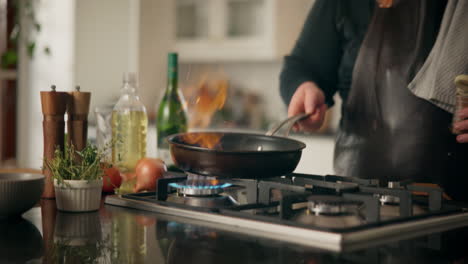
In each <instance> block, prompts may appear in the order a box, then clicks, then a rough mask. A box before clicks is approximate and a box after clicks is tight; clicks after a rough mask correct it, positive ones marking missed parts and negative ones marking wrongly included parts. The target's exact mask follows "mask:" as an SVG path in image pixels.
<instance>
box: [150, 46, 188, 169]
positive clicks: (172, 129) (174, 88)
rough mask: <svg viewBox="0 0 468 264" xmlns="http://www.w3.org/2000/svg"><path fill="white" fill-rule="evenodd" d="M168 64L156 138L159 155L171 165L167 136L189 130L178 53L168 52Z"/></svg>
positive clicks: (157, 119)
mask: <svg viewBox="0 0 468 264" xmlns="http://www.w3.org/2000/svg"><path fill="white" fill-rule="evenodd" d="M167 66H168V69H167V88H166V91H165V92H164V96H163V98H162V100H161V102H160V104H159V108H158V115H157V117H156V131H157V132H156V133H157V134H156V138H157V153H158V157H159V158H161V159H162V160H164V162H165V163H166V165H168V166H171V165H173V161H172V158H171V154H170V152H169V143H168V142H167V140H166V138H167V136H169V135H172V134H177V133H182V132H186V131H187V116H186V113H185V109H184V104H183V97H182V95H181V94H180V93H179V89H178V85H177V81H178V77H177V73H178V72H177V68H178V63H177V53H169V54H168V65H167Z"/></svg>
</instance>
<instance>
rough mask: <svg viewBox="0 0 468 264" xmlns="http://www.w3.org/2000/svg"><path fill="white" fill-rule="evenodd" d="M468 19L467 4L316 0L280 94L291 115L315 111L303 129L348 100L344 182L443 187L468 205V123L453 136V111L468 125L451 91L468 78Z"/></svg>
mask: <svg viewBox="0 0 468 264" xmlns="http://www.w3.org/2000/svg"><path fill="white" fill-rule="evenodd" d="M466 12H468V1H465V0H460V1H456V0H448V1H447V0H394V1H391V0H381V1H377V2H376V1H375V0H354V1H350V0H317V1H316V3H315V5H314V7H313V8H312V10H311V12H310V14H309V16H308V18H307V20H306V22H305V25H304V28H303V31H302V33H301V35H300V37H299V39H298V40H297V42H296V45H295V47H294V49H293V50H292V52H291V54H290V55H289V56H287V57H286V58H285V61H284V65H283V70H282V72H281V76H280V83H281V85H280V86H281V89H280V90H281V95H282V98H283V100H284V101H285V102H286V103H287V104H288V116H292V115H295V114H299V113H303V112H306V113H313V115H311V116H310V117H309V118H308V119H306V120H304V121H302V122H301V123H299V124H298V125H297V127H296V128H297V129H300V130H304V131H313V130H315V129H318V128H320V126H321V125H322V123H323V120H324V115H325V112H326V110H327V109H328V108H330V107H332V106H333V104H334V101H333V96H334V95H335V93H338V94H339V95H340V96H341V98H342V100H343V106H342V109H341V113H342V119H341V121H340V125H339V130H338V132H337V135H336V144H335V153H334V168H335V172H336V174H338V175H344V176H355V177H361V178H378V179H380V180H381V181H382V182H387V181H395V180H402V179H411V180H413V181H414V182H427V183H435V184H439V185H440V186H442V187H443V188H444V190H445V192H446V193H447V194H448V195H449V196H450V197H451V198H453V199H455V200H464V201H468V144H464V143H467V142H468V134H467V133H464V132H467V131H468V121H461V122H457V123H454V125H453V126H454V127H455V128H458V129H459V130H460V131H462V133H461V134H458V135H455V134H454V133H452V128H453V126H452V119H453V113H455V114H460V117H461V118H468V109H464V110H462V111H461V112H460V111H455V98H456V95H455V87H454V85H453V80H454V79H455V77H456V76H457V75H459V74H468V55H467V54H468V46H466V45H467V43H468V37H467V35H468V19H466V15H464V14H466ZM463 32H464V33H463ZM463 46H464V48H463ZM463 131H464V132H463Z"/></svg>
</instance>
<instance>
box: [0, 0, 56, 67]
mask: <svg viewBox="0 0 468 264" xmlns="http://www.w3.org/2000/svg"><path fill="white" fill-rule="evenodd" d="M12 5H13V12H14V14H13V29H12V30H11V32H10V34H9V36H8V42H9V44H10V45H9V47H10V48H9V49H7V50H6V51H5V52H4V53H3V54H2V55H1V68H4V69H7V68H11V67H14V66H15V65H17V63H18V50H19V47H20V45H24V46H25V48H26V51H27V52H26V53H27V55H28V57H29V58H34V53H35V51H36V49H37V44H36V40H35V37H36V36H37V35H38V34H39V33H40V32H41V30H42V26H41V24H40V23H39V21H38V20H37V18H36V12H35V10H34V7H35V6H34V2H33V0H13V1H12ZM21 17H23V19H24V20H23V24H21V23H20V21H21ZM29 25H31V31H30V32H28V31H27V29H28V26H29ZM28 33H29V34H28ZM42 50H43V52H44V54H46V55H50V54H51V50H50V48H49V46H47V45H46V46H44V47H43V48H42Z"/></svg>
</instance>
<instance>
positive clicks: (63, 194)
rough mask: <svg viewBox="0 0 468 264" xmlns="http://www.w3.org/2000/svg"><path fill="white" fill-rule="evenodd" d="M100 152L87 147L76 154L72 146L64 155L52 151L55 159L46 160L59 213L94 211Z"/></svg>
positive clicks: (97, 202) (98, 192) (100, 172)
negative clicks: (52, 179)
mask: <svg viewBox="0 0 468 264" xmlns="http://www.w3.org/2000/svg"><path fill="white" fill-rule="evenodd" d="M103 155H104V154H103V152H101V151H99V150H98V149H97V147H96V146H93V145H89V144H88V145H87V146H86V147H85V148H84V149H83V150H81V151H76V150H75V148H74V147H73V145H67V146H65V151H61V150H60V149H57V150H55V154H54V158H53V159H52V160H46V166H48V167H49V169H50V170H51V172H52V177H53V178H54V188H55V199H56V202H57V208H58V209H59V210H61V211H70V212H87V211H96V210H98V209H99V206H100V203H101V190H102V184H103V181H102V176H103V169H104V168H103V167H102V166H101V158H102V157H103Z"/></svg>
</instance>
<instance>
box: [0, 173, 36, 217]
mask: <svg viewBox="0 0 468 264" xmlns="http://www.w3.org/2000/svg"><path fill="white" fill-rule="evenodd" d="M43 190H44V175H42V174H28V173H0V218H6V217H13V216H20V215H21V214H23V213H24V212H26V211H27V210H29V209H31V208H32V207H33V206H34V205H35V204H37V202H38V201H39V199H40V198H41V195H42V192H43Z"/></svg>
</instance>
